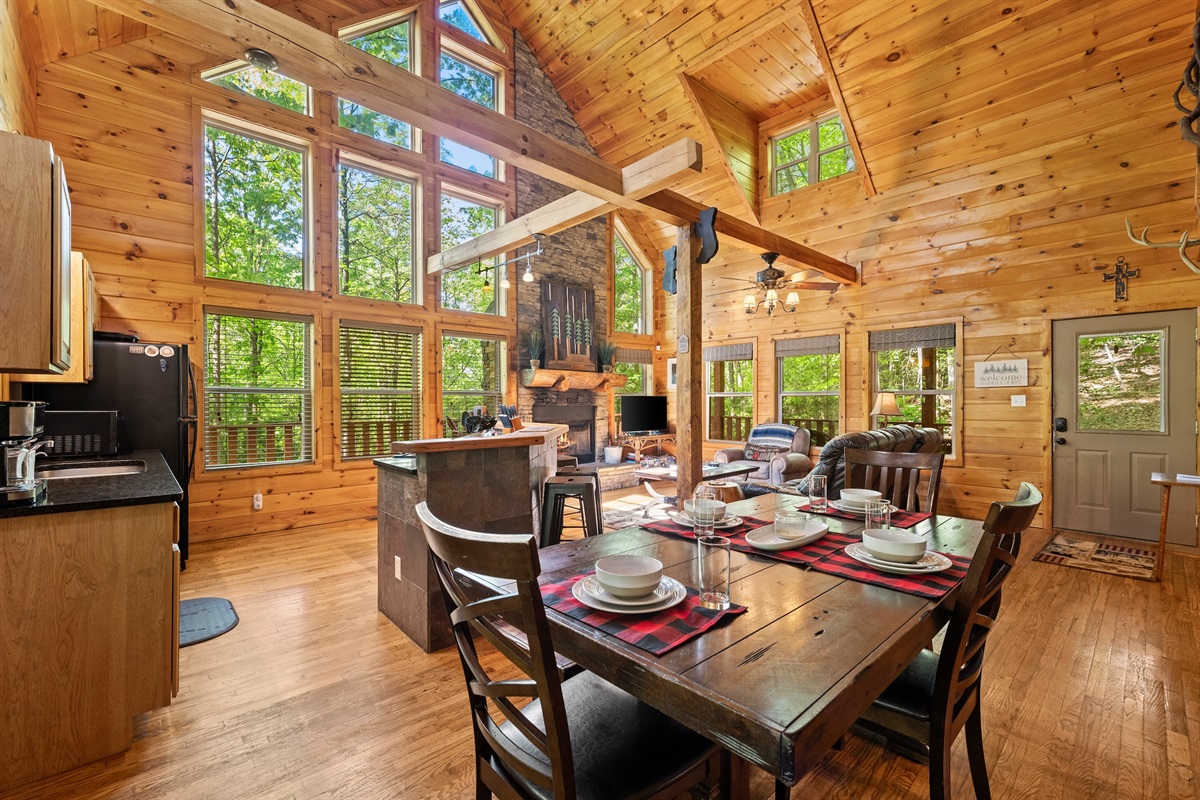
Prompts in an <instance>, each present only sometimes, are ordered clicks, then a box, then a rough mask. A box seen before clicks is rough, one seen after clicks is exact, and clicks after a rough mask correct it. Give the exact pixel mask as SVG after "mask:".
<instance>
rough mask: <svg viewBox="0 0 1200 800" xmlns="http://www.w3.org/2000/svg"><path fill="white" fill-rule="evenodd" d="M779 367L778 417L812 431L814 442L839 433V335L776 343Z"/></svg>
mask: <svg viewBox="0 0 1200 800" xmlns="http://www.w3.org/2000/svg"><path fill="white" fill-rule="evenodd" d="M775 360H776V362H777V363H778V367H779V419H780V421H781V422H786V423H787V424H788V425H795V426H796V427H798V428H807V429H808V430H810V431H812V443H813V444H816V445H822V444H825V443H826V442H827V441H829V440H830V439H832V438H833V437H834V436H837V435H838V431H839V427H838V420H839V417H840V413H839V409H840V406H841V388H842V354H841V346H840V342H839V341H838V337H837V336H812V337H806V338H803V339H785V340H783V341H779V342H776V343H775Z"/></svg>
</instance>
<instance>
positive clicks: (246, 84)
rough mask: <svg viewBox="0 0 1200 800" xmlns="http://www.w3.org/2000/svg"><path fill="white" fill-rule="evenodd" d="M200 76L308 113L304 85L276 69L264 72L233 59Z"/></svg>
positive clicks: (307, 98)
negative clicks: (230, 62) (231, 61)
mask: <svg viewBox="0 0 1200 800" xmlns="http://www.w3.org/2000/svg"><path fill="white" fill-rule="evenodd" d="M201 77H202V78H204V80H206V81H208V82H209V83H214V84H216V85H217V86H224V87H225V88H226V89H232V90H233V91H235V92H241V93H242V94H248V95H250V96H251V97H257V98H258V99H259V100H266V101H267V102H268V103H272V104H274V105H277V106H279V107H280V108H286V109H288V110H290V111H299V112H300V113H301V114H311V113H312V101H311V95H310V92H309V91H308V87H307V86H305V85H304V84H303V83H300V82H299V81H294V80H292V79H291V78H288V77H285V76H283V75H280V74H279V73H278V72H267V71H266V70H264V69H259V68H258V67H254V66H251V65H250V64H247V63H245V62H243V61H234V62H233V63H232V64H226V65H225V66H222V67H217V68H215V69H210V70H207V71H206V72H204V73H203V74H202V75H201Z"/></svg>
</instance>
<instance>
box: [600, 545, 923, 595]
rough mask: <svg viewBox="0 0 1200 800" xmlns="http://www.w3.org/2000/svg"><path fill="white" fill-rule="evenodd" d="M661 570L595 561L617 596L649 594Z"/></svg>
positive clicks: (624, 561) (613, 559) (651, 564)
mask: <svg viewBox="0 0 1200 800" xmlns="http://www.w3.org/2000/svg"><path fill="white" fill-rule="evenodd" d="M922 552H924V551H922ZM662 572H663V565H662V562H661V561H659V560H658V559H657V558H650V557H649V556H606V557H604V558H602V559H600V560H599V561H597V562H596V580H597V581H599V582H600V585H601V586H603V587H604V590H605V591H606V592H609V593H611V594H614V595H616V596H617V597H642V596H644V595H648V594H650V593H651V592H653V591H654V590H655V589H656V588H657V587H658V584H659V582H660V581H661V580H662Z"/></svg>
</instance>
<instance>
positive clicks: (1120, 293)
mask: <svg viewBox="0 0 1200 800" xmlns="http://www.w3.org/2000/svg"><path fill="white" fill-rule="evenodd" d="M1125 267H1126V264H1125V256H1117V268H1116V269H1115V270H1113V271H1112V272H1106V273H1104V282H1105V283H1108V282H1109V281H1115V282H1116V286H1115V287H1114V290H1115V296H1114V297H1113V299H1114V300H1118V301H1121V300H1128V299H1129V283H1128V281H1129V279H1130V278H1136V277H1137V276H1138V273H1140V272H1141V270H1140V269H1126V268H1125Z"/></svg>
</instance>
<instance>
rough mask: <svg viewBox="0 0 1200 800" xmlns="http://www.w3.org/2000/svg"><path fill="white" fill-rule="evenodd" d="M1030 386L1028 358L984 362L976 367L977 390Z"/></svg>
mask: <svg viewBox="0 0 1200 800" xmlns="http://www.w3.org/2000/svg"><path fill="white" fill-rule="evenodd" d="M1028 385H1029V359H1027V358H1009V359H998V360H996V361H982V362H980V363H978V364H976V365H975V386H976V388H987V387H989V386H1028Z"/></svg>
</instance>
